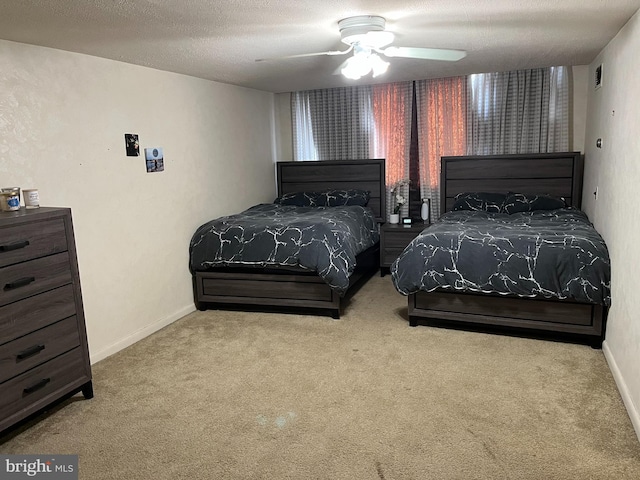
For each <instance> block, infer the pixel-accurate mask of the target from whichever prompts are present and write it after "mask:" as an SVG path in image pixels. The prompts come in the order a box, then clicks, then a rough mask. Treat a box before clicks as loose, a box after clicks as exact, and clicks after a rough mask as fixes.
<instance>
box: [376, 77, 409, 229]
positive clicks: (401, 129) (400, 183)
mask: <svg viewBox="0 0 640 480" xmlns="http://www.w3.org/2000/svg"><path fill="white" fill-rule="evenodd" d="M412 95H413V85H412V83H411V82H399V83H389V84H384V85H374V86H373V87H372V104H373V118H374V132H373V158H384V159H385V174H386V184H387V189H386V191H387V199H386V205H387V211H386V215H387V216H386V218H389V214H391V213H392V211H393V209H394V207H395V206H396V199H395V198H392V193H391V191H392V190H393V189H394V187H396V193H398V194H400V195H402V196H403V197H404V199H405V203H404V205H403V206H402V208H401V210H400V213H401V215H402V216H408V215H409V201H408V200H409V183H408V181H409V149H410V147H411V112H412V109H411V98H412Z"/></svg>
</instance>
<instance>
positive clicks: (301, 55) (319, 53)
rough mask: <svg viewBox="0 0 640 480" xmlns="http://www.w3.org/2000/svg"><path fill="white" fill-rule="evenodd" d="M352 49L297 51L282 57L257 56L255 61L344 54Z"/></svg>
mask: <svg viewBox="0 0 640 480" xmlns="http://www.w3.org/2000/svg"><path fill="white" fill-rule="evenodd" d="M351 50H353V46H351V47H349V48H348V49H346V50H332V51H328V52H314V53H299V54H298V55H285V56H283V57H271V58H257V59H256V62H267V61H270V60H283V59H287V58H302V57H317V56H320V55H345V54H347V53H349V52H350V51H351Z"/></svg>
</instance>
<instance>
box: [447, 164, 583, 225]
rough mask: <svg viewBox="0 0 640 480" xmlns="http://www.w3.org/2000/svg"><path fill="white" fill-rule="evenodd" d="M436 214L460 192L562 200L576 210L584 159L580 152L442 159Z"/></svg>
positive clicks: (579, 196) (580, 197) (578, 206)
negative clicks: (438, 206)
mask: <svg viewBox="0 0 640 480" xmlns="http://www.w3.org/2000/svg"><path fill="white" fill-rule="evenodd" d="M441 160H442V163H441V170H440V213H444V212H447V211H449V210H451V207H452V206H453V199H454V197H455V196H456V195H457V194H458V193H462V192H502V193H507V192H517V193H530V194H547V195H553V196H554V197H563V198H564V199H565V201H566V202H567V203H568V204H569V205H573V206H574V207H577V208H580V205H581V203H582V174H583V170H584V158H583V157H582V154H581V153H580V152H555V153H530V154H518V155H468V156H460V157H442V159H441Z"/></svg>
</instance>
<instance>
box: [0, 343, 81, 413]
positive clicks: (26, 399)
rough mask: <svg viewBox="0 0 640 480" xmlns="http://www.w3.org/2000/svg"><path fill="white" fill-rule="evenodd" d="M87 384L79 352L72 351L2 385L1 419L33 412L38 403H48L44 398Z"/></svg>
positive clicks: (78, 349)
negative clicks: (71, 387) (83, 383)
mask: <svg viewBox="0 0 640 480" xmlns="http://www.w3.org/2000/svg"><path fill="white" fill-rule="evenodd" d="M88 380H89V378H88V377H87V375H86V373H85V359H84V358H83V353H82V349H81V348H75V349H73V350H71V351H70V352H67V353H65V354H63V355H60V356H59V357H56V358H54V359H53V360H50V361H48V362H46V363H43V364H42V365H40V366H38V367H35V368H33V369H31V370H29V371H28V372H25V373H23V374H22V375H19V376H17V377H13V378H12V379H11V380H7V381H6V382H4V383H1V384H0V418H8V417H10V416H11V415H13V414H15V413H17V412H19V411H20V410H22V409H24V408H27V407H31V408H35V406H34V404H35V403H36V402H38V401H39V400H45V401H43V402H42V403H43V406H44V405H46V403H47V402H48V399H46V397H50V398H54V396H59V395H60V392H59V391H60V390H62V389H66V387H68V386H69V385H71V384H80V383H81V382H85V381H88ZM56 394H57V395H56Z"/></svg>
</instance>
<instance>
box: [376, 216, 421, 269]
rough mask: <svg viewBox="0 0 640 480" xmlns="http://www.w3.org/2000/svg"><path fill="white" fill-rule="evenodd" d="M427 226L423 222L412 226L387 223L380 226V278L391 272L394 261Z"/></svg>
mask: <svg viewBox="0 0 640 480" xmlns="http://www.w3.org/2000/svg"><path fill="white" fill-rule="evenodd" d="M427 226H428V225H426V224H424V223H423V222H422V221H420V222H414V223H412V224H411V225H402V224H397V223H395V224H394V223H385V224H383V225H381V226H380V276H384V274H385V273H387V272H388V271H389V267H390V266H391V264H392V263H393V262H394V260H395V259H396V258H398V256H399V255H400V254H401V253H402V251H403V250H404V249H405V247H406V246H407V245H409V243H411V240H413V239H414V238H416V237H417V236H418V234H419V233H420V232H421V231H422V230H424V229H425V228H427Z"/></svg>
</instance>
